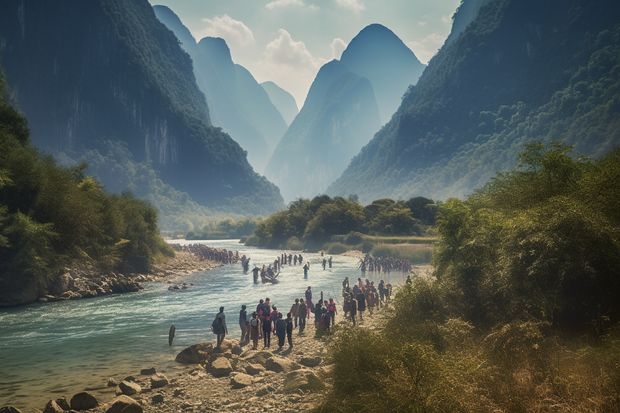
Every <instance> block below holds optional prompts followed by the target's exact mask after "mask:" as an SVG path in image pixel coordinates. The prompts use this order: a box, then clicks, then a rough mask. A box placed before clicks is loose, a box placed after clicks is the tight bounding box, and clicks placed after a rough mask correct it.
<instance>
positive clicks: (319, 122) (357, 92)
mask: <svg viewBox="0 0 620 413" xmlns="http://www.w3.org/2000/svg"><path fill="white" fill-rule="evenodd" d="M423 68H424V65H422V64H421V63H420V62H419V61H418V60H417V58H416V57H415V55H414V54H413V52H411V50H409V49H408V48H407V47H406V46H405V45H404V44H403V42H402V41H401V40H400V39H399V38H398V37H397V36H396V35H395V34H394V33H392V32H391V31H390V30H389V29H387V28H386V27H384V26H381V25H378V24H373V25H371V26H368V27H366V28H364V29H363V30H362V31H361V32H360V33H359V34H358V35H357V36H356V37H355V38H354V39H353V40H352V41H351V43H350V44H349V46H348V47H347V49H346V50H345V51H344V52H343V54H342V59H341V60H333V61H331V62H329V63H327V64H325V65H324V66H323V67H322V68H321V69H320V70H319V73H318V74H317V76H316V78H315V80H314V82H313V83H312V86H311V87H310V91H309V92H308V97H307V98H306V101H305V103H304V106H303V108H302V109H301V111H300V112H299V114H298V115H297V117H296V118H295V120H294V121H293V123H292V124H291V125H290V126H289V128H288V130H287V131H286V134H285V135H284V136H283V138H282V140H281V141H280V143H279V144H278V146H277V147H276V149H275V151H274V153H273V156H272V158H271V160H270V161H269V164H268V166H267V169H266V170H265V175H266V176H267V177H268V178H269V179H270V180H272V181H273V182H275V183H276V184H277V185H278V186H279V187H280V190H281V191H282V195H283V196H284V198H285V199H286V200H287V201H289V200H292V199H294V198H296V197H312V196H314V195H317V194H319V193H322V192H324V191H325V189H326V188H327V186H328V185H329V184H330V183H331V182H332V181H333V180H334V179H336V178H337V177H338V176H339V175H340V173H342V171H344V169H345V168H346V166H347V164H348V163H349V161H350V159H351V157H352V156H353V155H354V154H356V153H357V152H358V151H359V150H360V149H361V148H362V146H363V145H365V144H366V143H367V142H368V141H369V140H370V139H371V137H372V135H373V134H374V133H375V132H376V131H377V130H379V128H380V126H381V125H382V123H383V122H384V121H385V120H387V119H388V118H389V116H390V115H391V112H393V111H394V110H395V109H396V108H397V107H398V104H399V102H400V99H401V96H402V94H403V93H404V92H405V91H406V90H407V87H408V86H409V85H411V84H412V83H415V81H416V80H417V78H418V77H419V76H420V73H421V72H422V70H423Z"/></svg>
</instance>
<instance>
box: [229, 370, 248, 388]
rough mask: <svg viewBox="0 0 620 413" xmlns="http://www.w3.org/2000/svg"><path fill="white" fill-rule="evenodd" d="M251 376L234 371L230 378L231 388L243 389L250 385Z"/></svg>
mask: <svg viewBox="0 0 620 413" xmlns="http://www.w3.org/2000/svg"><path fill="white" fill-rule="evenodd" d="M252 381H253V380H252V376H250V375H248V374H245V373H236V374H235V375H233V376H232V377H231V378H230V385H231V386H232V388H233V389H243V388H244V387H248V386H251V385H252Z"/></svg>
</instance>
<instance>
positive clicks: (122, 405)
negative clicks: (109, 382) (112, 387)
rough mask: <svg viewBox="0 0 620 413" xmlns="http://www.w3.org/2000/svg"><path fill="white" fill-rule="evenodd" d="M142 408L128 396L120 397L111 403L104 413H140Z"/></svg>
mask: <svg viewBox="0 0 620 413" xmlns="http://www.w3.org/2000/svg"><path fill="white" fill-rule="evenodd" d="M143 411H144V410H143V409H142V406H140V404H139V403H138V402H137V401H135V400H134V399H132V398H131V397H129V396H125V395H121V396H118V397H117V398H116V399H114V400H113V401H112V404H111V405H110V407H109V408H108V410H106V411H105V413H142V412H143Z"/></svg>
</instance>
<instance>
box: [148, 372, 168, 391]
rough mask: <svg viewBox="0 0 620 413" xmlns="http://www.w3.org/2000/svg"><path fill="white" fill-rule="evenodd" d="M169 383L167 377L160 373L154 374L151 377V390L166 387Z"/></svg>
mask: <svg viewBox="0 0 620 413" xmlns="http://www.w3.org/2000/svg"><path fill="white" fill-rule="evenodd" d="M168 383H170V380H168V377H166V376H164V375H163V374H161V373H155V374H153V375H152V376H151V389H158V388H160V387H164V386H167V385H168Z"/></svg>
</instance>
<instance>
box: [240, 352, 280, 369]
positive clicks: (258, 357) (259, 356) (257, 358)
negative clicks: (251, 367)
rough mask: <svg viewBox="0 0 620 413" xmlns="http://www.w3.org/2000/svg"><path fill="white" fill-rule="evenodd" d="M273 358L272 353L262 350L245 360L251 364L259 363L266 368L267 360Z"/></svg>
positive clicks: (251, 353) (247, 356)
mask: <svg viewBox="0 0 620 413" xmlns="http://www.w3.org/2000/svg"><path fill="white" fill-rule="evenodd" d="M272 356H273V354H272V353H270V352H268V351H264V350H262V351H258V352H250V353H248V354H247V355H246V356H245V357H243V359H244V360H246V361H248V362H250V363H254V364H255V363H258V364H262V365H263V366H264V365H265V363H267V359H269V358H270V357H272Z"/></svg>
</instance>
